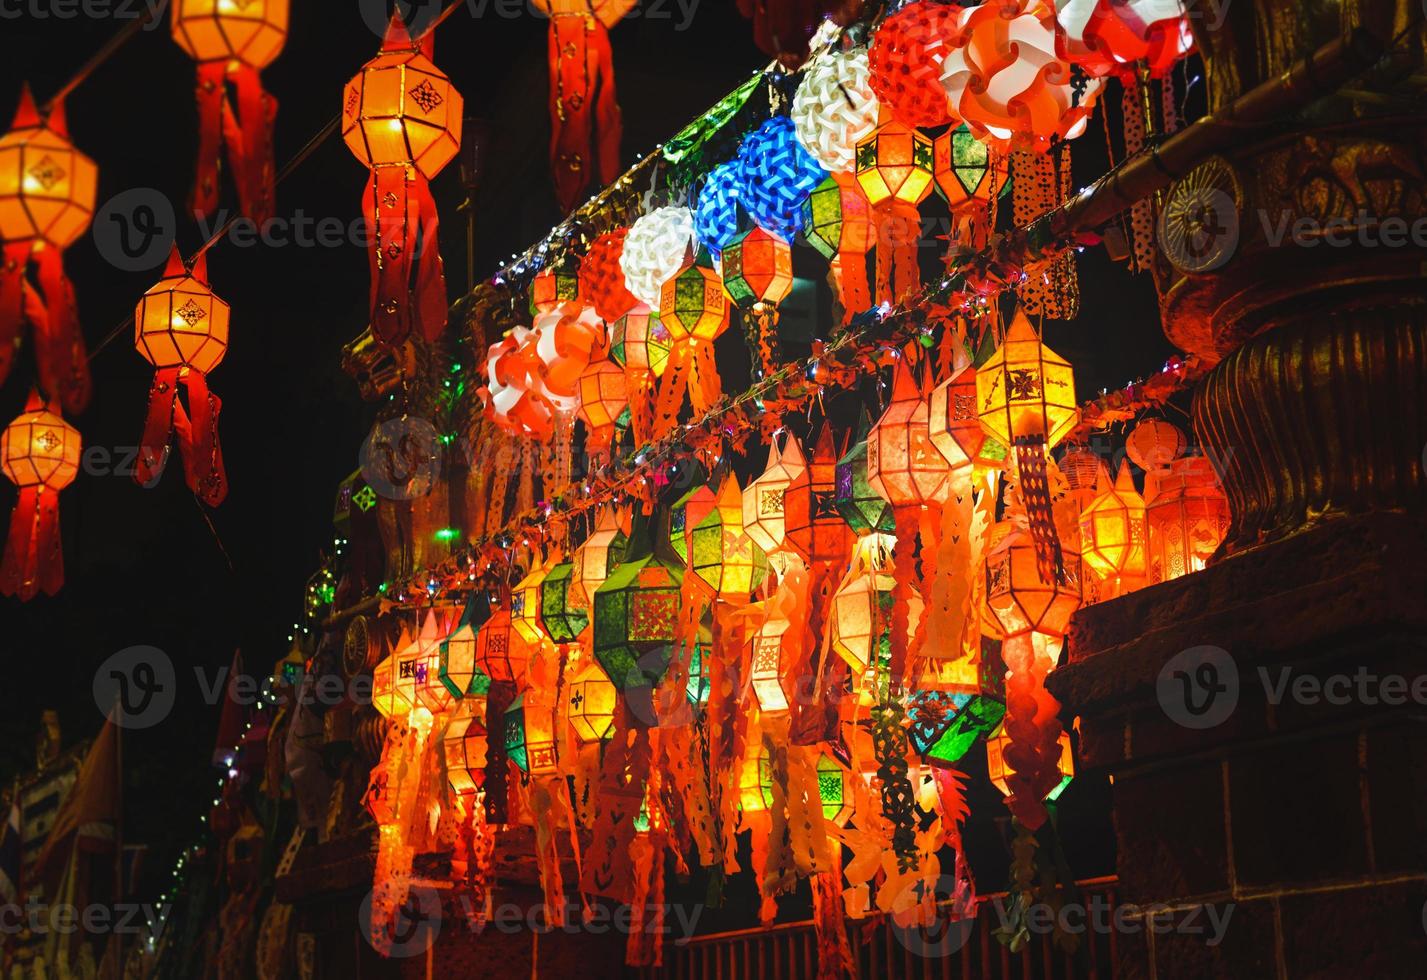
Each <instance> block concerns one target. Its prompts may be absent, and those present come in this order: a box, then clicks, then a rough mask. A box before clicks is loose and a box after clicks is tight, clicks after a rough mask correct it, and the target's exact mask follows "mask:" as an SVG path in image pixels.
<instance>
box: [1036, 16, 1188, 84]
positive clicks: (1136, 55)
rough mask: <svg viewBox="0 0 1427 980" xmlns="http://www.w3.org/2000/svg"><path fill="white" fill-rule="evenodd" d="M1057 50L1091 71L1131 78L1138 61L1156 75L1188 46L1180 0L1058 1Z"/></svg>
mask: <svg viewBox="0 0 1427 980" xmlns="http://www.w3.org/2000/svg"><path fill="white" fill-rule="evenodd" d="M1056 22H1057V24H1058V25H1059V27H1060V30H1059V31H1057V32H1056V43H1057V48H1056V50H1057V52H1058V53H1059V54H1060V56H1061V57H1062V58H1064V59H1065V60H1066V61H1070V62H1072V63H1074V64H1077V65H1079V66H1080V67H1082V68H1084V69H1085V70H1086V71H1087V72H1089V73H1090V74H1092V75H1119V76H1121V77H1122V78H1133V76H1134V73H1135V65H1136V63H1139V62H1143V63H1144V64H1145V66H1146V67H1147V68H1148V69H1149V73H1150V75H1151V76H1153V77H1155V78H1159V77H1162V76H1163V75H1164V74H1165V73H1166V72H1167V71H1169V69H1170V67H1171V66H1172V65H1174V63H1175V62H1176V61H1178V60H1179V59H1181V58H1183V57H1184V56H1185V55H1187V54H1189V52H1191V51H1193V50H1194V32H1193V31H1192V30H1191V29H1190V26H1189V14H1188V13H1187V7H1186V5H1185V4H1184V3H1183V2H1182V0H1058V2H1057V4H1056Z"/></svg>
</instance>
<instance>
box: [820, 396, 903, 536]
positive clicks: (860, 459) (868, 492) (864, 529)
mask: <svg viewBox="0 0 1427 980" xmlns="http://www.w3.org/2000/svg"><path fill="white" fill-rule="evenodd" d="M863 424H864V425H866V420H865V419H864V422H863ZM834 504H835V505H836V507H837V512H838V513H839V514H840V515H842V519H843V520H844V521H846V522H847V525H848V526H849V527H850V528H852V529H853V530H854V531H856V532H857V533H858V534H859V535H862V534H867V533H869V532H872V533H881V534H891V533H892V532H893V531H895V530H896V528H897V519H896V515H895V514H894V513H893V512H892V505H891V504H890V503H888V502H887V499H886V498H885V497H883V496H882V495H881V494H880V493H878V492H877V491H876V490H874V489H872V485H871V484H870V483H868V481H867V433H866V430H865V429H864V430H863V433H862V435H861V437H860V438H858V440H857V441H856V442H854V443H853V444H852V448H851V449H849V450H848V451H847V454H846V455H845V456H843V457H842V459H840V460H838V462H837V496H836V498H835V500H834Z"/></svg>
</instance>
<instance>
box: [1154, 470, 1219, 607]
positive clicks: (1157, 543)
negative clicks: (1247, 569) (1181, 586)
mask: <svg viewBox="0 0 1427 980" xmlns="http://www.w3.org/2000/svg"><path fill="white" fill-rule="evenodd" d="M1145 495H1146V497H1148V498H1149V505H1148V507H1147V508H1146V519H1147V523H1148V525H1149V527H1148V530H1149V556H1148V562H1147V565H1148V568H1147V571H1148V576H1149V580H1150V581H1151V582H1167V581H1169V580H1170V579H1174V578H1179V577H1180V576H1181V575H1188V574H1189V573H1191V572H1198V571H1202V570H1203V569H1204V568H1205V567H1206V566H1207V565H1208V563H1209V560H1210V559H1211V558H1213V556H1214V553H1215V552H1216V551H1217V550H1218V548H1219V544H1220V542H1222V541H1223V540H1224V536H1225V535H1226V534H1228V531H1229V522H1230V516H1231V515H1230V512H1229V501H1228V499H1227V498H1226V497H1225V496H1224V493H1223V491H1222V490H1221V489H1220V488H1219V481H1218V476H1217V475H1216V474H1215V472H1214V468H1213V466H1212V465H1211V464H1210V462H1209V460H1208V458H1207V457H1204V456H1185V457H1183V458H1181V459H1177V460H1175V461H1174V462H1173V463H1172V464H1171V465H1170V469H1169V472H1167V473H1163V474H1157V473H1154V472H1151V473H1149V474H1148V475H1147V476H1146V478H1145Z"/></svg>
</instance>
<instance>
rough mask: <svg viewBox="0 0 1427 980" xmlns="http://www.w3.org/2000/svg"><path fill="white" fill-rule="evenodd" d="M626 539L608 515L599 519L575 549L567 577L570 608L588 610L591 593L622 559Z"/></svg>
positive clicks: (590, 604) (592, 600)
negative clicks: (569, 576) (572, 564)
mask: <svg viewBox="0 0 1427 980" xmlns="http://www.w3.org/2000/svg"><path fill="white" fill-rule="evenodd" d="M628 547H629V539H628V538H627V537H626V536H625V534H624V532H623V531H621V530H620V529H619V528H618V527H616V526H615V524H614V519H613V517H612V516H611V515H608V514H607V515H606V516H605V517H604V518H602V519H601V523H600V524H599V526H597V527H596V528H595V530H594V532H593V533H592V534H591V535H590V536H589V537H588V538H586V539H585V543H584V544H582V545H580V547H579V548H577V549H575V556H574V559H573V563H574V570H573V572H572V574H571V578H570V592H569V603H570V607H571V608H573V609H589V608H591V607H592V606H593V604H594V596H595V592H596V591H597V590H598V589H599V587H600V586H601V585H603V584H604V581H605V579H606V578H607V577H608V576H609V573H610V571H611V570H612V569H613V568H614V567H615V566H616V565H618V564H619V563H620V562H622V561H623V560H624V553H625V549H627V548H628Z"/></svg>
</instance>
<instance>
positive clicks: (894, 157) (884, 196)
mask: <svg viewBox="0 0 1427 980" xmlns="http://www.w3.org/2000/svg"><path fill="white" fill-rule="evenodd" d="M923 2H925V0H923ZM934 163H935V158H934V156H933V154H932V141H931V140H929V139H927V138H926V137H925V136H923V135H922V134H921V133H919V132H917V131H916V130H915V129H912V128H910V127H908V126H905V125H903V124H902V123H900V122H897V121H896V120H890V121H888V122H886V123H884V124H883V125H881V126H879V127H878V128H877V129H876V130H875V131H874V132H873V133H872V134H871V135H869V136H867V137H865V138H864V139H862V141H861V142H859V143H858V144H857V183H858V185H859V186H860V187H861V188H862V193H863V194H865V195H866V196H867V200H868V202H869V203H870V204H871V205H872V206H873V207H877V206H878V205H882V204H890V203H896V204H902V205H916V204H920V203H921V202H922V201H923V200H925V199H926V196H927V195H928V194H930V193H931V189H932V170H933V167H934Z"/></svg>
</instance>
